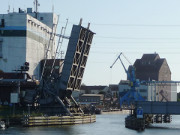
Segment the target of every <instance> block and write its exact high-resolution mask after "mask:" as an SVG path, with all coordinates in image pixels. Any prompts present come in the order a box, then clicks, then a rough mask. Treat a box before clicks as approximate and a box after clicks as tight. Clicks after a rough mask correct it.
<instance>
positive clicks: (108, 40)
mask: <svg viewBox="0 0 180 135" xmlns="http://www.w3.org/2000/svg"><path fill="white" fill-rule="evenodd" d="M39 3H40V7H39V11H40V12H51V11H52V7H53V5H54V12H55V13H56V14H58V15H60V23H59V29H60V28H61V27H62V26H64V25H65V22H66V19H67V18H68V19H69V23H68V28H67V31H66V35H67V36H69V35H70V31H71V28H72V25H73V24H78V23H79V20H80V18H83V26H84V27H87V23H88V22H90V23H91V26H90V29H91V30H92V31H94V32H95V33H96V35H95V36H94V40H93V43H92V48H91V51H90V55H89V58H88V62H87V67H86V70H85V74H84V78H83V83H84V84H86V85H109V84H110V83H111V84H112V83H113V84H117V83H118V82H119V81H120V80H121V79H126V74H125V72H124V69H123V68H122V65H121V64H120V62H117V63H116V65H115V66H114V67H113V69H110V66H111V64H112V63H113V62H114V60H115V59H116V57H117V56H118V54H119V53H120V52H123V53H124V54H125V55H126V57H127V58H128V59H129V60H130V61H131V63H134V61H135V60H136V59H139V58H141V57H142V55H143V53H155V52H156V53H159V55H160V57H161V58H166V60H167V62H168V64H169V67H170V70H171V72H172V80H174V81H180V70H179V69H180V60H179V58H180V8H179V6H180V1H179V0H111V1H110V0H76V1H75V0H39ZM8 5H10V10H11V11H13V8H14V11H16V12H17V11H18V8H19V7H21V8H22V9H26V8H27V7H33V0H4V1H3V0H1V6H0V7H1V8H0V13H7V9H8ZM59 33H60V32H59ZM64 41H65V42H64V43H63V48H62V51H66V48H67V43H68V42H67V40H64ZM123 61H124V64H125V65H126V67H128V63H127V62H126V61H125V60H123Z"/></svg>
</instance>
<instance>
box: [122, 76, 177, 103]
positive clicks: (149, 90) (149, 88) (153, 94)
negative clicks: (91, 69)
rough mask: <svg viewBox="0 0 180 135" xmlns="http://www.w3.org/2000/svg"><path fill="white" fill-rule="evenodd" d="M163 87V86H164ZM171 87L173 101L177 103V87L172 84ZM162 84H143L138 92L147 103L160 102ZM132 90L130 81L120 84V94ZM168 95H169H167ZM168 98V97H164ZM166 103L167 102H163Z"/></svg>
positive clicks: (123, 81)
mask: <svg viewBox="0 0 180 135" xmlns="http://www.w3.org/2000/svg"><path fill="white" fill-rule="evenodd" d="M162 85H163V84H162ZM170 85H171V93H170V94H171V101H177V85H176V84H174V83H172V84H170ZM159 86H160V84H159V85H158V84H156V83H151V84H148V85H147V84H141V85H140V87H139V88H137V91H138V92H139V93H140V95H141V96H142V97H144V99H146V100H147V101H160V96H161V95H160V90H159ZM129 90H130V86H129V81H127V80H122V81H121V82H120V83H119V93H120V94H121V93H122V92H127V91H129ZM167 94H168V93H167ZM164 96H167V95H164ZM163 101H165V100H163Z"/></svg>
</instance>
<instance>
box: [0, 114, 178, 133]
mask: <svg viewBox="0 0 180 135" xmlns="http://www.w3.org/2000/svg"><path fill="white" fill-rule="evenodd" d="M125 117H126V115H124V114H113V115H112V114H104V115H97V117H96V122H95V123H90V124H81V125H70V126H50V127H30V128H27V127H9V128H7V129H4V130H3V129H0V134H3V135H180V116H173V121H172V123H170V124H153V125H152V126H151V127H150V128H146V129H145V130H144V131H135V130H131V129H127V128H125V127H124V119H125Z"/></svg>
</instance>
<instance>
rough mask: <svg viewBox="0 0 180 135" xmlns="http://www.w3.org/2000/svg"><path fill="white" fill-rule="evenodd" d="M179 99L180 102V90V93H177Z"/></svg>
mask: <svg viewBox="0 0 180 135" xmlns="http://www.w3.org/2000/svg"><path fill="white" fill-rule="evenodd" d="M177 101H179V102H180V92H179V93H177Z"/></svg>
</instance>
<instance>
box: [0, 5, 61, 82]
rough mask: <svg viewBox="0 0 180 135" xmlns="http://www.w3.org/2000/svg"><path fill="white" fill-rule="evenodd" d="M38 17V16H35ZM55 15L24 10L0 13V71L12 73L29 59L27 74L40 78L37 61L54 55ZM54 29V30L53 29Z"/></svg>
mask: <svg viewBox="0 0 180 135" xmlns="http://www.w3.org/2000/svg"><path fill="white" fill-rule="evenodd" d="M35 17H37V18H35ZM57 21H58V16H57V15H55V14H54V13H34V12H32V9H31V8H28V9H27V12H25V11H22V10H21V9H19V12H18V13H16V12H13V13H8V14H0V71H3V72H13V71H15V70H19V69H20V67H21V66H22V65H23V64H24V63H25V62H29V67H30V68H29V71H27V73H29V75H30V76H32V77H33V78H35V79H39V78H40V61H41V60H43V59H44V58H45V55H46V51H47V48H48V45H49V44H50V48H49V49H48V57H47V58H48V59H52V58H53V56H54V54H55V47H56V45H55V38H54V39H53V40H50V35H51V33H52V32H53V31H55V29H56V26H57V25H56V24H57ZM52 28H53V31H52Z"/></svg>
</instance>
